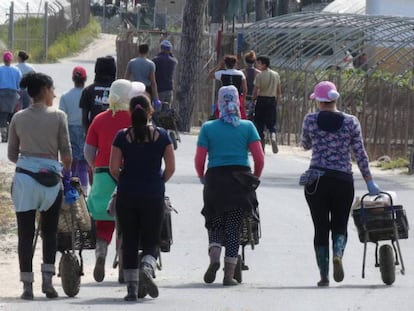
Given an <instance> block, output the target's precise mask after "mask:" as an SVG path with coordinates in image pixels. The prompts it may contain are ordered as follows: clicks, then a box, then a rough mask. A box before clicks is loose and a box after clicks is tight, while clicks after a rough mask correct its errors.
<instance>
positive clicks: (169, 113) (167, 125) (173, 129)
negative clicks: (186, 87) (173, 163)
mask: <svg viewBox="0 0 414 311" xmlns="http://www.w3.org/2000/svg"><path fill="white" fill-rule="evenodd" d="M152 121H153V123H154V124H155V125H156V126H159V127H162V128H164V129H166V130H167V132H168V135H169V136H170V139H171V142H172V143H173V146H174V150H176V149H177V148H178V143H177V142H181V138H180V132H179V131H178V115H177V113H176V111H175V109H174V108H172V107H171V105H170V103H167V102H164V103H162V104H161V109H160V110H157V111H154V113H153V114H152Z"/></svg>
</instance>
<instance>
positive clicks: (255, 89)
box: [253, 85, 259, 100]
mask: <svg viewBox="0 0 414 311" xmlns="http://www.w3.org/2000/svg"><path fill="white" fill-rule="evenodd" d="M258 94H259V88H258V87H257V86H256V85H255V86H254V88H253V100H256V99H257V96H258Z"/></svg>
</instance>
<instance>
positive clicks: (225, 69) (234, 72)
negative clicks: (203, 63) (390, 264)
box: [208, 55, 247, 119]
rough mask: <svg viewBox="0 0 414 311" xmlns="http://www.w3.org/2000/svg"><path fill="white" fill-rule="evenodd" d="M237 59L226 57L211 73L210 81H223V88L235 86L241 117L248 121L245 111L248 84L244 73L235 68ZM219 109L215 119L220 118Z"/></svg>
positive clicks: (209, 74)
mask: <svg viewBox="0 0 414 311" xmlns="http://www.w3.org/2000/svg"><path fill="white" fill-rule="evenodd" d="M236 63H237V57H236V56H235V55H226V56H224V58H223V59H222V60H221V61H220V62H219V63H218V64H217V66H215V67H214V68H213V69H212V70H211V71H210V72H209V73H208V78H209V79H216V80H219V81H221V85H222V86H228V85H234V86H235V87H236V89H237V91H238V94H239V102H240V116H241V118H242V119H246V118H247V116H246V110H245V109H244V97H245V96H246V94H247V82H246V77H245V76H244V73H243V72H242V71H241V70H238V69H236V68H235V66H236ZM218 114H219V109H218V107H216V109H215V117H216V118H218V117H219V115H218Z"/></svg>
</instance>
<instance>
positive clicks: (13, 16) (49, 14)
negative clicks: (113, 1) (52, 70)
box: [8, 0, 90, 59]
mask: <svg viewBox="0 0 414 311" xmlns="http://www.w3.org/2000/svg"><path fill="white" fill-rule="evenodd" d="M89 18H90V6H89V1H84V0H71V1H69V2H67V1H52V2H44V6H43V7H40V6H39V7H38V8H37V9H36V8H33V6H31V5H30V4H29V2H28V3H27V4H26V10H25V11H16V10H15V9H14V2H11V3H10V8H9V20H8V24H9V42H8V48H9V49H11V50H14V49H15V48H16V47H19V48H24V49H25V50H27V51H28V52H29V53H30V50H31V46H32V45H33V44H32V43H33V42H34V41H37V45H39V42H41V45H42V46H43V56H44V58H45V59H47V51H48V47H49V46H50V44H52V43H53V42H54V41H55V40H56V39H57V38H58V37H59V36H60V35H62V34H63V33H68V32H73V31H76V30H79V29H81V28H83V27H85V26H86V25H87V24H88V23H89ZM34 24H36V25H38V26H39V27H40V28H41V31H38V32H36V33H35V34H34V32H33V29H31V26H32V27H33V25H34ZM17 25H19V26H20V27H22V25H24V26H23V27H25V31H20V32H19V35H16V31H15V27H18V26H17Z"/></svg>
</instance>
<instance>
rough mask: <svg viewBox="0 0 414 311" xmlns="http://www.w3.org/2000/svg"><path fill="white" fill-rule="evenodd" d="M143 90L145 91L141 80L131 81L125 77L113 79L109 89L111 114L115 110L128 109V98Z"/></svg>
mask: <svg viewBox="0 0 414 311" xmlns="http://www.w3.org/2000/svg"><path fill="white" fill-rule="evenodd" d="M143 92H145V85H144V84H143V83H141V82H136V81H134V82H131V81H129V80H125V79H118V80H115V81H114V82H112V84H111V87H110V89H109V95H108V102H109V109H110V110H112V112H113V114H115V112H117V111H125V110H129V101H130V99H131V98H132V97H135V96H137V95H139V94H142V93H143Z"/></svg>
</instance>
